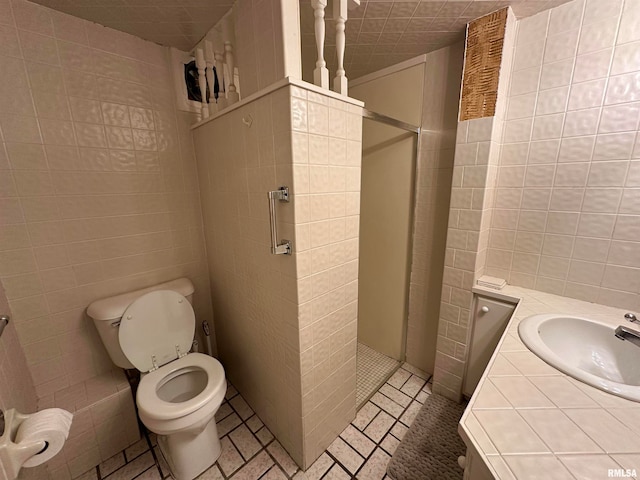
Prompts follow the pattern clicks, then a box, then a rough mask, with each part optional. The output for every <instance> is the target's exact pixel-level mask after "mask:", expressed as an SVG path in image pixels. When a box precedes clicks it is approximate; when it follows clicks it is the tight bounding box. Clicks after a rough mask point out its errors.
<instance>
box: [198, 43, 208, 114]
mask: <svg viewBox="0 0 640 480" xmlns="http://www.w3.org/2000/svg"><path fill="white" fill-rule="evenodd" d="M196 67H198V86H199V87H200V95H201V97H202V118H209V105H208V104H207V73H206V68H207V64H206V62H205V61H204V51H203V50H202V48H199V47H198V48H196Z"/></svg>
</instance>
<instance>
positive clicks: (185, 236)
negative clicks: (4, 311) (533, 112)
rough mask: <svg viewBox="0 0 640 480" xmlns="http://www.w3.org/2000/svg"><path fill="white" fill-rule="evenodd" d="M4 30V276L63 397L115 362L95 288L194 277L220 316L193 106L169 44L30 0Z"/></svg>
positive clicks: (28, 341)
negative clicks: (104, 338)
mask: <svg viewBox="0 0 640 480" xmlns="http://www.w3.org/2000/svg"><path fill="white" fill-rule="evenodd" d="M0 38H2V41H0V131H1V140H2V144H1V145H0V169H1V170H2V172H1V173H0V212H2V213H1V214H0V230H1V231H0V277H1V279H2V283H3V284H4V286H5V289H6V294H7V297H8V299H9V303H10V306H11V310H12V311H13V315H14V325H15V328H16V330H17V334H18V338H19V340H20V344H21V346H22V348H23V349H24V352H25V355H26V359H27V363H28V365H29V370H30V373H31V376H32V378H33V380H34V384H35V388H36V392H37V395H38V397H40V398H43V399H46V401H47V402H49V403H50V402H51V400H52V398H53V394H54V393H55V392H57V391H60V390H62V389H64V388H67V387H69V386H70V385H72V384H75V383H79V382H83V381H84V380H87V379H89V378H91V377H95V376H96V375H99V374H105V373H108V372H109V371H110V370H111V369H112V368H113V365H112V363H111V360H110V359H109V357H108V356H107V354H106V351H105V350H104V348H103V346H102V343H101V341H100V340H99V338H98V335H97V333H96V331H95V328H94V327H93V325H92V324H91V323H90V321H89V320H88V319H87V318H86V316H85V313H84V311H85V308H86V306H87V305H88V304H89V303H91V302H92V301H93V300H95V299H98V298H101V297H105V296H109V295H113V294H116V293H121V292H125V291H128V290H133V289H137V288H141V287H145V286H149V285H152V284H155V283H158V282H162V281H166V280H171V279H174V278H176V277H180V276H188V277H190V278H191V279H192V280H193V281H194V283H195V284H196V289H197V290H196V295H195V309H196V313H197V315H198V317H199V318H209V319H210V318H211V300H210V296H209V284H208V277H207V271H206V265H205V258H206V256H205V250H204V241H203V234H202V223H201V210H200V204H199V195H198V184H197V174H196V165H195V157H194V152H193V147H192V142H191V137H190V131H189V129H188V125H189V123H190V122H191V118H189V117H188V116H187V115H186V114H185V115H183V114H180V113H178V112H176V110H175V107H174V98H173V95H174V89H173V86H172V84H171V75H170V71H169V64H168V55H167V50H166V49H165V48H163V47H160V46H158V45H155V44H153V43H150V42H145V41H143V40H140V39H138V38H136V37H132V36H130V35H127V34H124V33H120V32H116V31H114V30H111V29H108V28H104V27H101V26H100V25H96V24H93V23H91V22H87V21H84V20H80V19H77V18H74V17H71V16H68V15H65V14H62V13H58V12H55V11H53V10H50V9H48V8H45V7H41V6H39V5H36V4H33V3H30V2H26V1H21V0H15V1H11V2H10V1H8V0H1V1H0ZM132 401H133V400H132Z"/></svg>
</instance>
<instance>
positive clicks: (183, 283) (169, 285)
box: [87, 277, 195, 320]
mask: <svg viewBox="0 0 640 480" xmlns="http://www.w3.org/2000/svg"><path fill="white" fill-rule="evenodd" d="M156 290H173V291H174V292H178V293H179V294H180V295H182V296H183V297H188V296H189V295H191V294H193V292H194V290H195V288H194V286H193V283H192V282H191V280H189V279H188V278H184V277H183V278H178V279H176V280H171V281H170V282H165V283H160V284H158V285H153V286H151V287H147V288H143V289H141V290H135V291H133V292H127V293H122V294H120V295H115V296H113V297H107V298H102V299H100V300H96V301H95V302H92V303H91V305H89V307H88V308H87V315H89V316H90V317H91V318H93V319H94V320H115V319H118V318H120V317H122V314H123V313H124V312H125V310H126V309H127V307H129V305H131V304H132V303H133V301H134V300H136V299H138V298H140V297H141V296H142V295H144V294H146V293H149V292H153V291H156Z"/></svg>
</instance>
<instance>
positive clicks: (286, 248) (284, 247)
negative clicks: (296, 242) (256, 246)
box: [268, 187, 292, 255]
mask: <svg viewBox="0 0 640 480" xmlns="http://www.w3.org/2000/svg"><path fill="white" fill-rule="evenodd" d="M268 195H269V221H270V222H271V253H273V254H274V255H291V253H292V249H291V242H290V241H289V240H284V239H283V240H282V242H281V243H278V218H277V215H276V200H280V201H281V202H288V201H289V187H280V188H279V189H278V190H273V191H271V192H269V194H268Z"/></svg>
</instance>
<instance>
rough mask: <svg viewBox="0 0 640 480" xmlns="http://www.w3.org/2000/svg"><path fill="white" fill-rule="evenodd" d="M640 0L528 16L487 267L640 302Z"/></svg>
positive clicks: (531, 281) (545, 286) (519, 46)
mask: <svg viewBox="0 0 640 480" xmlns="http://www.w3.org/2000/svg"><path fill="white" fill-rule="evenodd" d="M639 52H640V4H639V3H638V2H637V1H635V0H626V1H624V2H623V1H622V0H611V1H606V2H603V1H600V0H587V1H584V0H575V1H573V2H570V3H567V4H566V5H563V6H561V7H557V8H554V9H552V10H549V11H545V12H542V13H540V14H538V15H535V16H533V17H530V18H526V19H523V20H521V21H520V22H519V23H518V36H517V42H516V45H515V60H514V64H513V74H512V80H511V85H510V90H509V98H508V100H509V106H508V112H507V121H506V124H505V131H504V145H503V146H502V152H501V155H500V175H499V178H498V190H497V192H496V200H495V212H494V218H493V222H492V225H491V235H490V242H489V250H488V260H487V273H489V274H491V275H495V276H499V277H503V278H506V279H507V281H508V282H509V283H510V284H513V285H519V286H524V287H527V288H534V289H536V290H542V291H546V292H553V293H557V294H560V295H565V296H568V297H573V298H579V299H582V300H589V301H595V302H598V303H603V304H606V305H614V306H618V307H624V308H628V309H634V310H638V309H640V295H639V294H640V188H638V187H640V135H639V134H638V121H639V117H640V103H638V101H639V100H640V87H639V85H640V56H639Z"/></svg>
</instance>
